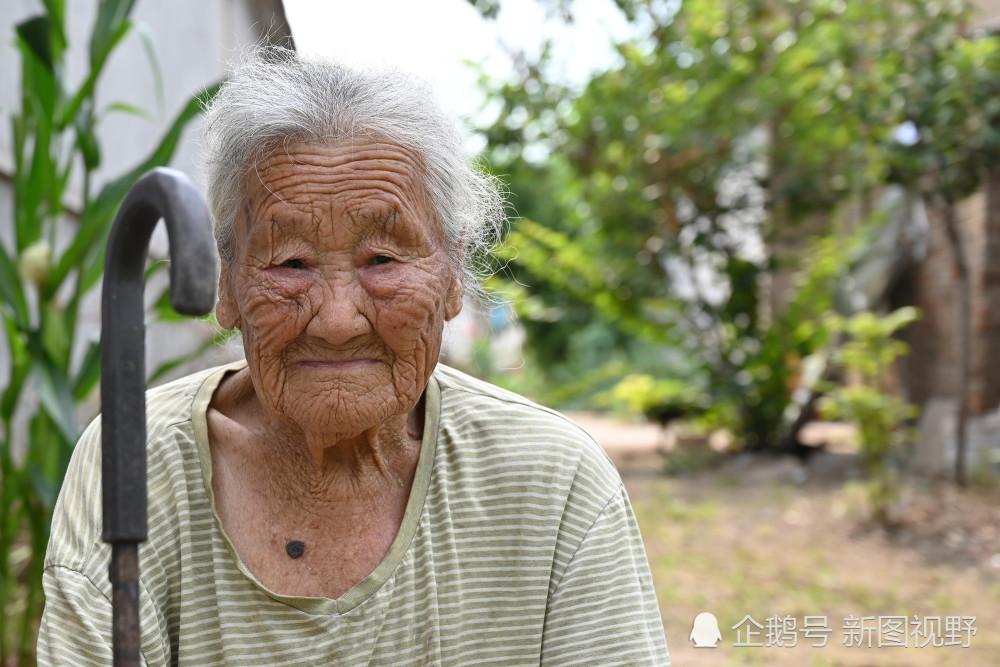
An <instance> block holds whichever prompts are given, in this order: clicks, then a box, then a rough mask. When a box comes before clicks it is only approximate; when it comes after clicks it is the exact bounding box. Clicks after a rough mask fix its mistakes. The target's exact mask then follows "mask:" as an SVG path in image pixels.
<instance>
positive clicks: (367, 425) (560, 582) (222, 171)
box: [38, 51, 669, 667]
mask: <svg viewBox="0 0 1000 667" xmlns="http://www.w3.org/2000/svg"><path fill="white" fill-rule="evenodd" d="M204 135H205V136H204V139H205V145H206V150H207V154H208V162H207V163H208V182H209V186H208V188H209V200H210V206H211V209H212V212H213V215H214V217H215V220H216V226H217V229H216V233H217V238H218V244H219V251H220V254H221V256H222V272H221V277H220V281H219V302H218V308H217V316H218V320H219V322H220V324H222V326H224V327H227V328H235V329H238V330H239V332H240V334H241V335H242V338H243V343H244V348H245V354H246V360H245V361H241V362H239V363H234V364H231V365H229V366H225V367H222V368H215V369H211V370H207V371H204V372H201V373H197V374H195V375H192V376H190V377H187V378H184V379H182V380H179V381H177V382H174V383H172V384H168V385H166V386H163V387H159V388H157V389H154V390H151V391H150V392H149V395H148V468H149V508H150V517H149V541H148V542H146V543H145V544H143V545H142V548H141V551H140V558H141V570H142V575H141V590H140V595H141V628H142V654H143V659H144V660H145V663H146V664H148V665H198V666H199V667H202V666H204V665H251V664H253V665H361V664H379V665H417V664H419V665H425V664H432V665H459V664H517V665H527V664H538V663H540V662H544V663H547V664H557V663H558V664H561V663H574V664H595V665H608V664H627V665H654V664H655V665H662V664H666V663H668V662H669V659H668V656H667V649H666V644H665V640H664V635H663V628H662V625H661V621H660V616H659V612H658V609H657V604H656V597H655V594H654V592H653V586H652V582H651V579H650V574H649V568H648V565H647V562H646V558H645V555H644V551H643V547H642V542H641V539H640V537H639V532H638V529H637V527H636V522H635V519H634V517H633V515H632V511H631V508H630V506H629V502H628V498H627V496H626V494H625V490H624V488H623V487H622V483H621V480H620V478H619V476H618V475H617V473H616V471H615V469H614V468H613V466H612V465H611V464H610V462H609V461H608V459H607V457H606V456H605V455H604V453H603V452H602V451H601V449H600V447H599V446H598V445H597V444H595V443H594V441H593V440H592V439H591V438H590V437H589V436H588V435H587V434H586V433H584V432H583V431H582V430H581V429H580V428H578V427H577V426H575V425H574V424H573V423H571V422H570V421H568V420H566V419H565V418H563V417H562V416H560V415H558V414H557V413H555V412H553V411H551V410H547V409H545V408H543V407H539V406H538V405H535V404H533V403H531V402H530V401H528V400H526V399H523V398H521V397H519V396H516V395H514V394H511V393H509V392H506V391H503V390H501V389H498V388H496V387H493V386H490V385H488V384H485V383H483V382H480V381H477V380H474V379H472V378H470V377H467V376H465V375H463V374H461V373H459V372H457V371H454V370H451V369H449V368H445V367H443V366H441V365H438V363H437V361H438V355H439V351H440V347H441V337H442V329H443V327H444V325H445V322H447V321H448V320H450V319H452V318H453V317H455V316H456V315H457V314H458V313H459V311H460V310H461V309H462V303H463V295H464V294H465V293H466V292H467V291H469V290H470V289H475V288H476V277H475V270H474V268H475V262H474V259H475V257H476V256H477V254H479V253H480V251H482V249H483V248H484V247H485V246H486V245H487V244H489V243H490V241H491V239H492V238H494V237H495V233H496V228H497V224H498V221H499V220H500V219H502V215H503V209H502V201H501V199H500V197H499V196H498V194H497V190H496V188H495V187H494V185H493V184H492V182H491V181H490V180H488V179H486V178H484V177H483V176H482V175H481V174H479V173H478V172H477V171H476V170H475V169H474V168H473V167H471V166H470V164H469V162H468V161H467V160H466V159H464V158H463V157H462V151H461V143H460V140H459V138H458V136H457V134H456V132H455V131H454V129H453V127H452V125H451V123H450V122H449V120H448V119H447V118H446V116H444V115H443V114H442V112H441V111H440V110H439V109H438V108H437V107H436V106H435V105H434V104H433V102H432V101H431V100H430V99H429V97H428V93H427V92H426V91H425V90H424V88H422V87H420V86H418V85H416V84H415V83H414V82H413V80H412V79H411V78H410V77H407V76H405V75H402V74H400V73H394V72H385V71H378V72H369V71H355V70H352V69H349V68H346V67H342V66H339V65H335V64H331V63H328V62H324V61H319V60H311V59H308V58H304V57H300V56H296V55H295V54H293V53H290V52H285V51H269V52H266V53H264V54H263V56H260V55H258V56H256V57H253V58H251V59H250V60H249V61H248V62H246V63H245V64H243V65H242V66H240V67H238V68H237V70H236V71H235V72H234V73H233V75H232V78H231V79H230V80H229V82H228V83H227V84H226V85H225V86H224V87H223V89H222V91H221V92H220V93H219V95H218V97H217V98H216V99H215V101H214V102H213V103H212V105H211V107H210V108H209V110H208V116H207V119H206V121H205V130H204ZM99 432H100V423H99V421H95V423H94V424H93V425H91V427H90V428H89V429H88V430H87V432H86V433H85V434H84V436H83V438H82V439H81V441H80V444H79V445H78V447H77V449H76V452H75V454H74V458H73V462H72V464H71V466H70V469H69V472H68V474H67V477H66V481H65V484H64V486H63V490H62V494H61V496H60V499H59V504H58V507H57V509H56V513H55V519H54V523H53V528H52V540H51V543H50V545H49V551H48V556H47V559H46V570H45V593H46V596H47V602H46V609H45V615H44V618H43V621H42V627H41V633H40V639H39V645H38V650H39V658H40V661H41V663H42V664H60V665H108V664H110V662H111V647H110V637H111V631H110V603H109V595H110V588H109V584H108V582H107V572H108V562H109V553H110V548H109V546H108V545H106V544H104V543H103V542H102V541H101V515H100V507H101V502H100V484H99V471H100V451H99V450H100V447H99V443H100V435H99Z"/></svg>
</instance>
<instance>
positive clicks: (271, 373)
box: [217, 140, 462, 433]
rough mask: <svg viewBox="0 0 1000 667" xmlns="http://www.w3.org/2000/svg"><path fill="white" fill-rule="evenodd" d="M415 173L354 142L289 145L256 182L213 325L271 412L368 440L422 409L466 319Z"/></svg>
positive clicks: (398, 156)
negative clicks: (454, 323) (447, 338)
mask: <svg viewBox="0 0 1000 667" xmlns="http://www.w3.org/2000/svg"><path fill="white" fill-rule="evenodd" d="M420 174H421V169H420V166H419V164H418V162H417V159H416V156H415V155H414V154H413V153H412V152H410V151H409V150H407V149H404V148H402V147H399V146H396V145H393V144H388V143H376V142H374V141H370V140H359V141H356V142H355V143H354V144H338V145H335V146H319V145H312V144H291V145H289V146H288V147H287V149H286V150H285V151H277V152H276V153H275V154H274V155H273V156H271V157H270V158H268V159H266V160H264V161H262V162H261V163H260V164H259V165H258V167H257V174H254V173H253V172H251V174H250V175H249V176H248V178H247V181H248V186H247V188H246V198H245V200H244V203H243V215H242V217H239V216H238V217H237V220H236V223H235V225H234V230H233V231H234V241H235V249H236V253H235V259H234V261H233V263H232V265H231V266H229V267H224V268H223V271H222V277H221V280H220V289H219V305H218V308H217V315H218V318H219V322H220V323H221V324H222V325H223V326H225V327H227V328H232V327H238V328H239V329H240V331H241V333H242V334H243V342H244V346H245V349H246V356H247V362H248V364H249V371H250V375H251V378H252V380H253V384H254V388H255V389H256V391H257V394H258V396H259V398H260V400H261V402H262V403H263V405H264V407H265V409H267V410H268V411H270V412H272V413H273V414H275V415H277V416H280V417H283V418H287V419H290V420H292V421H293V422H295V423H297V424H298V425H300V426H301V427H302V428H303V429H306V430H307V431H323V432H327V433H360V432H361V431H363V430H366V429H368V428H371V427H373V426H377V425H378V424H380V423H381V422H383V421H384V420H385V419H387V418H389V417H392V416H394V415H400V414H404V413H407V412H409V411H410V410H411V409H412V408H413V407H414V406H415V405H416V403H417V401H418V400H419V398H420V395H421V393H422V392H423V390H424V387H425V386H426V384H427V380H428V379H429V377H430V374H431V371H432V370H433V369H434V365H435V364H436V363H437V358H438V353H439V351H440V346H441V335H442V329H443V327H444V323H445V321H446V320H449V319H451V318H452V317H454V316H455V315H457V314H458V312H459V311H460V310H461V307H462V285H461V282H460V280H459V279H458V278H457V277H455V276H454V275H453V274H452V271H451V268H450V266H451V265H450V263H449V258H448V253H447V249H446V247H445V244H444V237H443V234H442V232H441V231H440V229H439V227H438V224H437V223H436V222H435V221H434V219H433V217H432V215H431V213H430V208H429V206H427V204H426V198H425V196H424V193H423V189H422V186H421V182H420Z"/></svg>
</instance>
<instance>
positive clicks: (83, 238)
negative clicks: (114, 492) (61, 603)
mask: <svg viewBox="0 0 1000 667" xmlns="http://www.w3.org/2000/svg"><path fill="white" fill-rule="evenodd" d="M42 4H43V7H42V10H41V12H40V13H39V14H38V15H37V16H34V17H33V18H30V19H28V20H26V21H24V22H22V23H20V24H18V25H17V28H16V46H17V49H18V50H19V52H20V57H21V65H22V70H21V73H22V80H21V98H20V108H19V109H16V110H15V112H14V113H13V114H12V117H11V122H12V125H13V139H14V140H13V152H14V156H13V157H14V177H13V190H14V220H13V234H12V235H11V240H10V241H9V243H8V244H4V243H2V242H0V318H2V322H3V329H4V334H5V335H3V336H0V341H2V344H3V345H6V346H7V349H6V353H7V356H8V358H9V359H10V372H9V374H8V376H7V377H6V378H4V379H3V380H0V381H2V382H4V383H5V384H4V386H3V389H2V393H0V665H4V666H5V667H6V666H7V665H11V664H33V662H34V637H35V633H36V632H37V625H38V618H39V616H40V613H41V608H42V603H43V599H42V590H41V576H42V569H43V559H44V555H45V548H46V543H47V541H48V535H49V524H50V520H51V514H52V508H53V505H54V503H55V499H56V496H57V494H58V490H59V486H60V485H61V482H62V479H63V475H64V473H65V470H66V466H67V464H68V462H69V458H70V454H71V453H72V449H73V446H74V444H75V442H76V440H77V436H78V431H77V426H76V425H77V423H78V419H77V414H76V412H77V406H78V405H79V404H80V403H82V402H83V401H85V400H86V399H87V398H88V397H90V396H91V394H92V392H93V390H94V389H95V387H96V385H97V383H98V380H99V377H98V376H99V370H100V348H99V344H98V343H97V342H96V341H93V342H90V343H89V344H87V345H86V346H85V351H84V353H83V354H82V355H79V354H76V355H74V354H73V351H74V348H76V347H80V346H78V345H76V343H77V338H78V327H77V324H78V320H79V317H80V314H81V313H80V309H81V304H82V303H83V299H84V297H85V296H86V295H87V294H88V293H89V292H90V291H92V290H93V289H94V288H95V286H96V285H97V284H98V282H99V281H100V278H101V275H102V272H103V267H104V247H105V245H106V239H107V234H108V231H109V228H110V225H111V221H112V219H113V215H114V213H115V211H116V209H117V207H118V205H119V203H120V202H121V199H122V197H123V196H124V194H125V192H126V191H127V190H128V188H129V186H130V185H131V184H132V182H133V181H134V180H135V179H136V178H137V177H138V176H139V175H141V174H142V173H144V172H145V171H147V170H148V169H150V168H152V167H155V166H159V165H164V164H166V163H167V162H168V161H169V160H170V159H171V157H172V155H173V153H174V150H175V149H176V147H177V145H178V142H179V140H180V136H181V132H182V130H183V129H184V126H185V125H186V124H187V123H188V122H189V121H190V120H191V119H192V118H194V117H195V116H196V115H197V114H198V113H199V111H200V108H201V104H202V102H203V101H204V100H205V99H206V98H207V97H208V96H210V95H212V94H214V91H215V90H216V88H217V86H211V87H209V88H207V89H206V90H204V91H202V92H201V93H200V94H198V95H196V96H194V97H193V98H191V99H190V101H189V102H188V103H187V105H186V106H185V107H184V108H183V109H182V110H181V112H180V113H179V114H178V115H177V116H176V118H175V119H173V121H172V123H171V124H170V125H169V126H168V128H167V130H166V133H165V134H164V135H163V136H162V138H161V140H160V141H159V144H158V145H157V146H156V148H155V150H153V152H152V153H151V154H150V155H149V156H148V157H146V159H144V160H142V161H141V162H140V163H139V164H137V165H135V167H134V168H133V169H131V170H129V171H128V172H127V173H125V174H122V175H121V176H120V177H118V178H115V179H113V180H110V181H108V182H107V183H105V184H103V185H102V186H101V187H97V185H96V184H95V182H94V179H93V178H92V175H93V174H94V172H95V170H96V169H97V168H98V167H99V166H100V164H101V149H100V146H99V143H98V140H97V134H96V130H97V127H98V125H99V124H100V122H101V121H102V119H104V118H105V117H106V116H107V115H108V114H109V113H110V114H113V113H133V114H139V115H145V112H143V111H142V110H140V109H138V108H137V107H135V106H133V105H130V104H127V103H120V102H119V103H112V104H108V105H106V106H103V107H99V105H98V102H97V99H96V97H95V90H96V87H97V83H98V81H99V79H100V77H101V73H102V72H103V70H104V66H105V64H106V63H107V61H108V58H109V56H110V55H111V54H112V53H113V52H114V50H115V49H116V47H117V46H118V45H119V44H121V42H122V40H123V39H124V38H125V37H126V35H128V34H129V33H130V32H132V31H136V32H138V33H140V35H141V36H142V37H143V39H144V40H145V45H146V47H147V48H146V51H147V53H148V54H149V55H150V62H151V65H152V70H153V74H154V76H155V77H156V78H157V81H159V69H158V66H157V64H156V60H155V56H154V55H153V49H152V46H151V40H150V38H149V35H148V32H145V31H143V30H136V25H135V24H134V23H133V22H132V21H131V20H130V19H129V16H130V14H131V11H132V8H133V5H134V0H101V1H100V2H99V3H98V9H97V17H96V20H95V23H94V27H93V31H92V33H91V37H90V48H89V54H88V55H89V72H88V73H87V76H86V77H85V78H84V80H83V82H82V83H81V84H80V85H79V86H78V87H76V88H71V87H70V84H69V82H68V81H67V79H66V77H65V70H66V67H65V62H66V56H67V46H68V45H67V41H66V31H65V6H64V5H65V3H64V0H43V2H42ZM74 170H81V171H82V174H80V175H82V179H81V182H82V184H83V185H82V192H80V195H81V197H80V199H81V200H82V205H81V206H80V208H79V211H78V212H77V214H78V215H77V216H75V217H77V218H78V221H77V222H78V224H77V226H76V232H75V235H74V236H73V238H72V239H71V241H70V242H69V244H68V245H66V247H65V248H64V249H63V250H61V251H60V252H56V250H55V249H56V247H57V245H56V233H57V232H56V226H57V223H59V221H60V220H62V219H64V218H66V217H67V211H66V209H65V205H64V201H65V197H66V195H67V192H68V189H69V187H70V185H69V184H70V177H71V175H72V174H74ZM5 224H6V223H5ZM74 357H78V358H79V359H78V360H77V361H75V362H74ZM28 387H30V388H31V389H32V390H33V391H25V390H26V389H27V388H28ZM18 424H26V427H24V428H18V426H17V425H18Z"/></svg>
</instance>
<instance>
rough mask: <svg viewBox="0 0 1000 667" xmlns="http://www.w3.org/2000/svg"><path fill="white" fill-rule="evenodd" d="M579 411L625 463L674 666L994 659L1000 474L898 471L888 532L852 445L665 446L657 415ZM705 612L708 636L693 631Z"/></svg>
mask: <svg viewBox="0 0 1000 667" xmlns="http://www.w3.org/2000/svg"><path fill="white" fill-rule="evenodd" d="M573 417H574V418H575V419H576V420H577V421H579V422H581V423H582V424H583V425H584V426H585V427H586V428H587V429H588V430H590V432H591V433H592V434H594V436H595V437H596V438H597V439H598V441H599V442H601V444H602V445H603V446H604V447H605V449H606V450H607V451H608V453H609V455H610V456H611V458H612V460H613V461H614V462H615V464H616V465H617V466H618V468H619V471H620V472H621V473H622V478H623V479H624V481H625V486H626V488H627V489H628V492H629V495H630V497H631V499H632V503H633V507H634V508H635V512H636V517H637V519H638V521H639V525H640V528H641V529H642V533H643V539H644V541H645V544H646V551H647V554H648V556H649V560H650V564H651V567H652V570H653V579H654V583H655V585H656V591H657V596H658V599H659V603H660V610H661V613H662V616H663V621H664V627H665V629H666V634H667V642H668V645H669V647H670V652H671V656H672V658H673V663H674V665H677V666H686V665H695V666H717V665H777V666H784V665H789V666H791V665H796V666H798V665H817V666H826V665H829V666H833V665H852V666H860V665H899V666H903V665H907V666H909V665H917V666H920V665H935V666H937V665H963V666H978V665H984V666H985V665H1000V480H998V481H997V483H995V484H992V485H979V486H973V487H971V488H968V489H958V488H956V487H955V486H954V485H953V484H950V483H946V482H929V481H926V480H920V479H916V478H904V480H903V482H902V486H901V492H900V496H899V499H898V501H897V502H896V503H895V504H894V505H893V507H892V510H891V512H890V519H891V525H890V527H889V528H885V527H883V526H882V525H881V524H878V523H877V522H875V521H873V520H872V518H871V512H870V509H869V505H868V503H867V496H866V491H865V486H864V484H863V482H862V476H861V472H860V469H859V467H858V461H857V457H856V455H855V453H854V451H853V447H852V446H851V445H850V444H849V443H846V442H839V443H838V442H834V443H833V444H831V446H830V447H828V448H826V449H824V450H820V451H818V452H817V453H816V454H814V455H813V456H811V457H809V459H808V460H807V461H806V462H803V461H800V460H799V459H796V458H794V457H769V456H747V455H728V454H718V453H715V452H712V451H710V450H705V449H704V448H702V449H701V450H699V451H692V450H690V449H675V450H674V451H673V452H669V453H664V452H663V451H661V450H662V449H663V447H664V444H665V442H664V437H663V434H662V433H661V432H660V431H659V430H658V429H657V428H655V427H652V426H634V425H626V424H619V423H615V422H609V421H606V420H602V419H598V418H594V417H591V416H588V415H573ZM701 612H711V613H712V614H714V615H715V617H716V618H717V620H718V625H719V629H720V634H721V637H722V639H721V641H718V642H717V644H716V645H715V647H714V648H695V647H694V645H693V642H692V641H691V640H689V636H690V634H691V632H692V625H693V621H694V618H695V616H696V615H697V614H699V613H701ZM746 616H749V617H750V619H751V620H752V621H755V622H756V623H757V624H759V626H760V627H759V628H758V627H754V626H752V625H750V620H747V621H745V622H744V623H743V625H741V626H739V624H740V623H741V621H744V618H745V617H746ZM807 616H808V617H811V618H810V619H809V623H810V624H811V625H814V626H816V627H817V628H818V629H817V631H816V632H810V633H809V634H808V635H807V634H806V633H805V632H803V629H804V628H803V626H804V624H805V623H806V622H807V619H806V617H807ZM866 617H867V618H866ZM769 618H770V619H772V620H771V621H770V622H769V621H768V619H769ZM793 623H794V626H793V625H792V624H793ZM733 626H739V627H738V628H737V629H736V630H734V629H733ZM769 627H770V628H771V633H770V638H769V636H768V628H769ZM823 628H826V629H828V630H829V633H823V632H821V631H820V630H821V629H823ZM880 628H881V632H880ZM748 629H750V630H753V631H755V632H756V633H758V634H749V635H748V633H747V630H748ZM824 637H825V639H826V643H825V645H823V646H820V647H814V646H813V644H822V643H823V639H824ZM769 639H770V641H769ZM880 639H881V641H882V644H883V645H882V646H881V647H880V646H879V641H880ZM778 640H781V642H780V644H781V645H779V641H778ZM904 641H905V646H899V644H903V643H904ZM793 642H794V646H792V645H791V644H792V643H793ZM739 643H743V644H750V643H753V644H757V643H759V644H764V645H763V646H748V647H739V646H735V644H739ZM869 643H870V646H869ZM767 644H770V645H767ZM891 644H896V645H891Z"/></svg>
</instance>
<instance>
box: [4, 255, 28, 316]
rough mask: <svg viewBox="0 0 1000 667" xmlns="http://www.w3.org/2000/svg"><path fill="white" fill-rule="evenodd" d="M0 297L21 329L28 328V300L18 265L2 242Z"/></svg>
mask: <svg viewBox="0 0 1000 667" xmlns="http://www.w3.org/2000/svg"><path fill="white" fill-rule="evenodd" d="M0 297H3V298H2V299H0V301H2V304H3V306H4V307H6V309H7V310H8V311H9V312H10V314H11V317H13V319H14V322H16V323H17V326H18V328H20V329H21V330H27V329H28V324H29V322H28V302H27V301H26V300H25V298H24V288H23V287H22V285H21V279H20V277H18V275H17V267H15V266H14V262H12V261H11V258H10V255H8V254H7V250H6V249H5V248H4V246H3V244H2V243H0Z"/></svg>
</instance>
